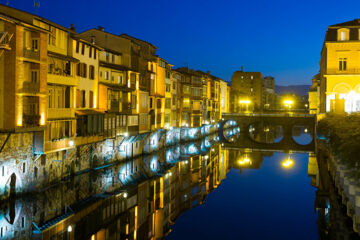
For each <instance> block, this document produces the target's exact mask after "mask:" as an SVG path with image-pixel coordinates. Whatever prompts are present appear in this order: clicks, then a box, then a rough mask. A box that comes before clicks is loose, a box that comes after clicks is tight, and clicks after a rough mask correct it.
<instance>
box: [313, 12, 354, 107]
mask: <svg viewBox="0 0 360 240" xmlns="http://www.w3.org/2000/svg"><path fill="white" fill-rule="evenodd" d="M359 32H360V19H355V20H353V21H349V22H344V23H340V24H335V25H331V26H329V27H328V30H327V32H326V36H325V41H324V44H323V48H322V51H321V60H320V107H319V112H320V113H324V112H337V113H342V112H347V113H351V112H358V111H360V55H359V51H358V49H359V47H360V35H359Z"/></svg>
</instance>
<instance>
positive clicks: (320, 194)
mask: <svg viewBox="0 0 360 240" xmlns="http://www.w3.org/2000/svg"><path fill="white" fill-rule="evenodd" d="M308 175H309V176H311V185H312V186H314V187H316V188H317V191H316V196H315V211H316V212H317V213H318V222H317V224H318V229H319V235H320V239H321V240H323V239H326V240H327V239H338V240H343V239H360V237H359V235H358V234H357V233H355V232H354V230H353V228H352V221H351V218H350V217H348V216H347V214H346V208H345V206H344V205H343V204H342V200H341V196H340V195H339V194H338V190H337V189H336V187H335V185H334V183H333V181H332V178H331V176H330V175H329V171H328V165H327V162H326V159H324V158H323V157H318V158H317V157H316V155H315V154H311V153H310V154H309V163H308Z"/></svg>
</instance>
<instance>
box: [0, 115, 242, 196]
mask: <svg viewBox="0 0 360 240" xmlns="http://www.w3.org/2000/svg"><path fill="white" fill-rule="evenodd" d="M220 124H224V125H223V126H224V129H226V128H230V127H234V126H235V125H236V123H235V122H234V121H226V122H224V123H216V124H213V125H203V126H202V127H198V128H173V129H170V130H165V129H159V130H157V131H154V132H151V133H144V134H139V135H135V136H129V137H125V136H119V137H116V138H114V139H106V140H104V141H101V142H97V143H91V144H86V145H81V146H73V147H72V148H69V149H64V150H60V151H56V152H51V153H44V154H34V153H33V141H34V135H33V133H32V132H24V133H11V134H10V135H9V134H8V133H0V146H3V149H2V151H1V152H0V199H1V200H3V199H7V198H8V197H9V196H10V195H19V194H24V193H31V192H37V191H41V190H44V189H46V188H48V187H51V186H52V185H55V184H57V183H59V182H60V181H61V180H62V179H64V178H67V177H69V176H71V175H77V174H81V173H83V172H86V171H89V170H91V169H97V168H101V167H106V166H108V165H110V164H113V163H114V162H119V161H123V160H127V159H130V158H133V157H136V156H139V155H142V154H150V153H152V152H156V151H158V150H160V149H161V148H164V147H168V146H172V145H175V144H178V143H181V142H187V141H194V140H198V139H201V138H203V137H204V136H207V135H210V134H213V133H215V132H218V130H219V128H220ZM221 127H222V126H221ZM7 138H8V139H7Z"/></svg>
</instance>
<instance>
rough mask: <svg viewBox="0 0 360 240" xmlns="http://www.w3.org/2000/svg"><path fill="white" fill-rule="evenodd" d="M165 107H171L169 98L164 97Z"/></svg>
mask: <svg viewBox="0 0 360 240" xmlns="http://www.w3.org/2000/svg"><path fill="white" fill-rule="evenodd" d="M165 108H167V109H169V108H171V98H166V99H165Z"/></svg>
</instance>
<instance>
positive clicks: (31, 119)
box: [23, 114, 40, 127]
mask: <svg viewBox="0 0 360 240" xmlns="http://www.w3.org/2000/svg"><path fill="white" fill-rule="evenodd" d="M39 122H40V115H37V114H34V115H30V114H24V115H23V125H24V127H33V126H39V125H40V124H39Z"/></svg>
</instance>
